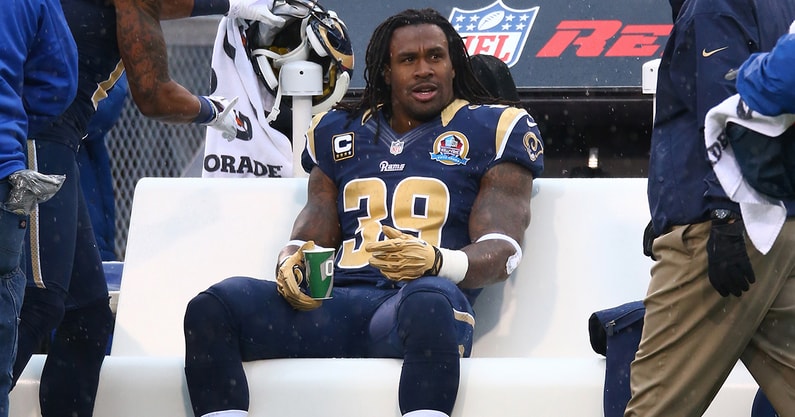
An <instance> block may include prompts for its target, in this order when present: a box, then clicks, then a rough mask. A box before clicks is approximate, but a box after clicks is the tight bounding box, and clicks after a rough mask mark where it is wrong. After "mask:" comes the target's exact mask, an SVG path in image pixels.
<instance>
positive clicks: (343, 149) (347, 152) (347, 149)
mask: <svg viewBox="0 0 795 417" xmlns="http://www.w3.org/2000/svg"><path fill="white" fill-rule="evenodd" d="M331 143H332V146H333V149H332V150H333V152H334V161H341V160H343V159H348V158H350V157H352V156H353V133H343V134H341V135H336V136H334V137H333V138H332V139H331Z"/></svg>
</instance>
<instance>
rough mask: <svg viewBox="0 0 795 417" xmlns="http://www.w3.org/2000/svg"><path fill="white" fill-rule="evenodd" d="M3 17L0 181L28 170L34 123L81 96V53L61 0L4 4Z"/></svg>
mask: <svg viewBox="0 0 795 417" xmlns="http://www.w3.org/2000/svg"><path fill="white" fill-rule="evenodd" d="M3 8H4V10H3V13H0V39H3V42H2V45H0V115H2V117H0V179H2V178H5V177H7V176H8V175H10V174H12V173H13V172H16V171H18V170H20V169H24V168H25V167H26V164H25V157H24V148H23V147H24V145H25V140H26V138H27V137H28V134H29V133H30V131H31V127H30V126H31V124H35V125H37V126H38V125H40V124H43V123H45V122H46V121H49V120H51V119H52V118H54V117H56V116H58V115H59V114H60V113H62V112H63V111H64V110H65V109H66V107H67V106H68V105H69V103H71V101H72V100H73V99H74V97H75V94H76V91H77V48H76V46H75V44H74V40H73V39H72V35H71V32H69V28H68V26H67V25H66V20H65V19H64V17H63V12H62V10H61V6H60V3H58V1H57V0H6V1H5V2H4V3H3Z"/></svg>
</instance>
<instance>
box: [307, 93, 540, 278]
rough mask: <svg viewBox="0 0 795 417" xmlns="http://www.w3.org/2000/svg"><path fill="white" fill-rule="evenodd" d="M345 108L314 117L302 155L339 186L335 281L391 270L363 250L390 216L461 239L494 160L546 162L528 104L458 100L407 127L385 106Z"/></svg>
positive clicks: (416, 229) (431, 238) (447, 243)
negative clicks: (374, 263) (372, 110)
mask: <svg viewBox="0 0 795 417" xmlns="http://www.w3.org/2000/svg"><path fill="white" fill-rule="evenodd" d="M347 117H348V113H346V112H344V111H336V110H333V111H330V112H328V113H325V114H322V115H319V116H316V117H315V118H314V120H313V122H312V125H311V127H310V129H309V131H308V133H307V151H305V152H304V155H303V165H304V167H305V168H312V167H313V166H315V165H316V166H318V167H319V168H320V169H321V170H322V171H323V172H324V173H325V174H326V175H327V176H328V177H329V178H331V179H332V180H333V181H334V183H335V184H336V186H337V189H338V190H339V196H338V198H337V207H336V209H337V212H338V213H340V215H339V220H340V226H341V229H342V245H341V247H340V248H339V250H338V251H337V268H336V271H335V276H334V279H335V284H342V285H344V283H345V282H350V281H362V280H366V281H373V280H380V279H385V278H384V277H383V276H382V275H381V273H380V272H379V271H378V270H377V269H374V268H371V267H369V266H368V262H367V261H368V258H369V257H370V255H369V253H367V252H366V251H365V250H364V244H365V243H366V242H370V241H376V240H379V239H382V235H381V225H382V224H386V225H390V226H393V227H395V228H397V229H400V230H402V231H404V232H406V233H413V234H415V235H417V236H419V238H421V239H423V240H425V241H427V242H429V243H431V244H433V245H436V246H441V247H445V248H450V249H459V248H462V247H464V246H466V245H468V244H470V243H471V242H472V240H471V238H470V236H469V233H468V232H469V223H468V222H469V215H470V211H471V209H472V205H473V203H474V201H475V197H476V196H477V194H478V191H479V189H480V180H481V178H482V177H483V175H484V174H485V173H486V171H488V170H489V168H491V167H493V166H494V165H496V164H499V163H502V162H512V163H516V164H518V165H521V166H523V167H525V168H527V169H528V170H530V171H531V172H532V173H533V175H534V176H538V175H539V174H540V173H541V171H542V170H543V152H544V147H543V143H542V141H541V135H540V134H539V132H538V128H537V127H536V123H535V122H534V121H533V119H532V117H530V115H528V114H527V112H526V111H525V110H523V109H518V108H514V107H507V106H493V105H489V106H475V105H469V103H468V102H466V101H463V100H457V101H454V102H453V103H452V104H450V105H449V106H448V107H447V108H445V109H444V111H443V112H442V113H441V116H439V117H436V118H435V119H433V120H431V121H429V122H426V123H424V124H422V125H420V126H418V127H416V128H414V129H412V130H411V131H409V132H407V133H405V134H402V135H401V134H398V133H396V132H394V131H393V130H392V129H391V128H390V127H389V123H388V122H387V121H386V120H384V119H383V117H384V116H383V115H382V114H381V113H380V112H379V113H378V114H376V115H375V116H374V117H367V116H365V117H363V118H357V119H353V120H350V121H349V119H348V118H347ZM376 117H378V118H381V120H380V121H381V123H380V124H381V131H380V133H379V136H378V138H377V139H376V138H375V133H376V128H377V124H378V123H377V120H376ZM331 209H332V208H331V207H329V210H331Z"/></svg>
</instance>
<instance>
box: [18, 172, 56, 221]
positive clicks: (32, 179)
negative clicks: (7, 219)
mask: <svg viewBox="0 0 795 417" xmlns="http://www.w3.org/2000/svg"><path fill="white" fill-rule="evenodd" d="M65 180H66V176H64V175H47V174H42V173H40V172H37V171H33V170H31V169H23V170H20V171H17V172H15V173H13V174H11V175H9V176H8V182H9V184H11V192H10V193H9V194H8V200H6V202H5V206H6V209H7V210H9V211H11V212H14V213H16V214H21V215H25V216H27V215H29V214H30V213H31V212H32V211H33V209H34V208H35V207H36V205H37V204H39V203H43V202H45V201H47V200H49V199H50V198H52V196H54V195H55V193H57V192H58V190H60V189H61V185H63V182H64V181H65Z"/></svg>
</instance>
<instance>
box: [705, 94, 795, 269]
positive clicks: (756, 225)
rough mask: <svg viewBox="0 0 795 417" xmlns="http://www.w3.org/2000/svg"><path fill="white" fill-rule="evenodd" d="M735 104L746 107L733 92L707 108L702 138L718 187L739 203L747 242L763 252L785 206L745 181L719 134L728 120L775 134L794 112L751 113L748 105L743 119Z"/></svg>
mask: <svg viewBox="0 0 795 417" xmlns="http://www.w3.org/2000/svg"><path fill="white" fill-rule="evenodd" d="M738 105H742V106H744V107H745V108H746V109H747V106H745V103H740V96H739V94H735V95H733V96H731V97H729V98H727V99H726V100H724V101H723V102H722V103H720V104H718V105H717V106H715V107H713V108H712V109H710V111H709V112H707V117H706V120H705V121H704V141H705V143H706V146H707V154H708V156H709V160H710V162H712V168H713V170H714V171H715V175H716V176H717V177H718V180H719V181H720V184H721V187H723V190H724V191H725V192H726V195H727V196H728V197H729V198H730V199H731V200H732V201H734V202H736V203H739V204H740V212H741V214H742V216H743V222H744V223H745V230H746V232H748V237H749V238H750V239H751V243H753V245H754V247H756V249H757V250H758V251H759V252H761V253H762V254H766V253H767V252H768V251H770V248H771V247H772V246H773V243H774V242H775V241H776V237H777V236H778V234H779V232H780V231H781V227H782V226H783V225H784V221H785V220H786V218H787V209H786V208H785V207H784V203H782V202H781V201H780V200H777V199H774V198H771V197H768V196H766V195H764V194H761V193H759V192H758V191H756V190H755V189H753V188H752V187H751V186H750V185H749V184H748V182H747V181H746V180H745V178H744V177H743V176H742V173H741V172H740V165H739V164H738V163H737V160H736V158H735V155H734V151H733V150H732V147H731V144H729V143H728V141H726V143H724V144H721V142H720V138H721V134H722V133H723V130H724V128H725V127H726V124H727V123H728V122H733V123H736V124H738V125H741V126H743V127H745V128H748V129H751V130H754V131H756V132H759V133H762V134H765V135H767V136H771V137H776V136H779V135H780V134H782V133H784V131H785V130H787V128H788V127H790V126H792V124H793V122H795V115H792V114H784V115H781V116H776V117H769V116H764V115H761V114H759V113H756V112H753V113H752V111H751V110H750V109H748V113H751V114H752V117H751V118H748V119H745V118H740V117H739V116H738V115H737V109H738ZM724 146H725V147H724Z"/></svg>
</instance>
